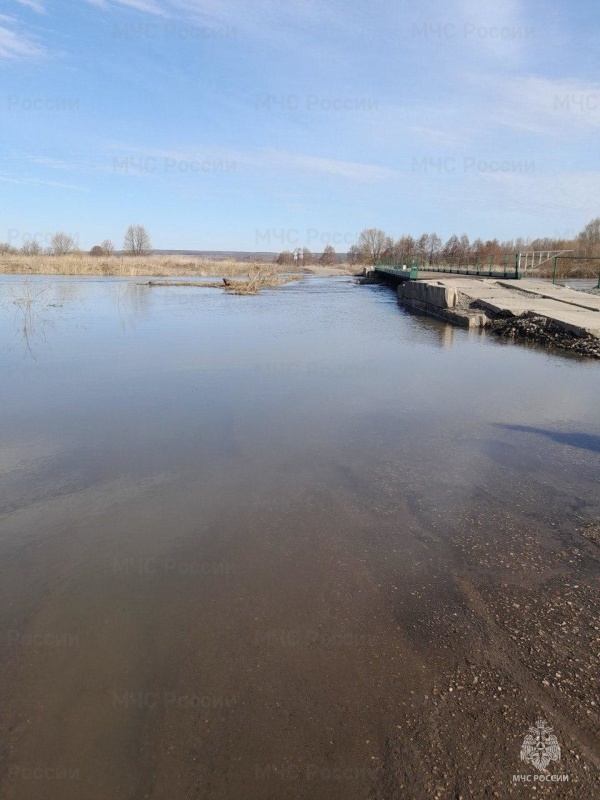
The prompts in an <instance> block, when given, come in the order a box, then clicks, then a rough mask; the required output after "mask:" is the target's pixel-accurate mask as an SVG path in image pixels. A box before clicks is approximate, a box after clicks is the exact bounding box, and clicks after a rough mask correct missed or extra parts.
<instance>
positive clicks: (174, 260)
mask: <svg viewBox="0 0 600 800" xmlns="http://www.w3.org/2000/svg"><path fill="white" fill-rule="evenodd" d="M256 270H260V271H262V272H268V273H275V274H281V273H285V272H290V271H293V270H291V268H290V267H289V266H282V265H279V264H275V263H273V262H271V263H266V262H262V261H257V262H250V261H234V260H232V259H227V260H216V259H215V260H213V259H209V258H203V257H201V256H177V255H173V256H164V255H149V256H120V255H115V256H99V257H96V256H90V255H88V254H87V253H72V254H68V255H64V256H54V255H35V256H32V255H23V254H21V253H16V254H9V255H2V256H0V272H1V273H4V274H9V275H10V274H16V275H114V276H124V277H126V276H139V277H149V278H185V277H210V276H213V275H216V276H224V277H229V276H232V277H235V276H238V275H239V276H242V275H248V274H249V273H251V272H255V271H256ZM352 270H353V268H352V267H350V266H348V265H344V264H340V265H336V266H335V267H331V268H330V267H321V266H319V265H315V266H307V267H304V268H302V269H301V270H300V272H302V273H305V274H309V275H310V274H316V275H339V274H346V273H350V272H352Z"/></svg>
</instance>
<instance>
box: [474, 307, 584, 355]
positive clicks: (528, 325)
mask: <svg viewBox="0 0 600 800" xmlns="http://www.w3.org/2000/svg"><path fill="white" fill-rule="evenodd" d="M488 326H489V329H490V330H491V331H492V332H493V333H495V334H497V335H498V336H503V337H505V338H513V339H529V340H530V341H534V342H538V343H540V344H544V345H552V346H553V347H557V348H559V349H560V350H570V351H572V352H573V353H577V354H579V355H582V356H588V357H591V358H600V339H598V338H597V337H595V336H589V335H588V336H575V335H574V334H572V333H568V332H567V331H565V330H564V329H563V328H560V327H559V326H558V325H556V323H554V322H552V321H551V320H549V319H547V318H546V317H539V316H525V317H509V318H498V319H494V320H490V322H489V323H488Z"/></svg>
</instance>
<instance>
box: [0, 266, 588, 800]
mask: <svg viewBox="0 0 600 800" xmlns="http://www.w3.org/2000/svg"><path fill="white" fill-rule="evenodd" d="M0 296H1V297H2V299H3V300H4V304H3V305H2V308H1V311H0V342H2V343H3V345H4V344H5V343H7V344H10V343H11V342H14V338H15V334H17V333H18V335H19V336H21V331H22V328H23V324H24V323H23V320H24V319H25V320H26V321H27V326H26V327H27V330H28V335H27V338H26V342H28V344H27V347H28V350H29V351H30V352H31V351H32V352H33V353H34V354H35V360H33V359H31V358H27V359H23V357H22V354H21V352H18V351H17V348H15V347H5V346H2V347H0V374H1V375H2V381H1V383H0V478H1V480H0V703H1V704H2V707H3V719H4V720H5V721H6V724H5V725H4V726H3V727H2V730H1V731H0V753H10V759H11V764H13V765H14V766H15V770H16V771H14V772H13V773H12V774H11V775H9V774H8V772H7V771H6V770H5V771H4V772H3V771H2V770H3V769H4V765H3V764H0V781H3V787H2V789H3V790H4V789H5V793H4V794H3V796H6V797H7V798H10V799H11V800H12V798H19V800H29V799H30V798H31V799H32V800H33V798H35V800H37V798H39V797H44V798H45V800H55V799H56V800H58V798H60V800H71V799H73V800H75V798H77V800H81V798H86V800H104V799H105V798H112V797H131V798H134V797H135V798H137V797H146V796H147V797H156V798H160V797H173V798H179V797H196V796H198V797H215V798H225V797H244V798H246V800H259V798H260V800H263V798H265V797H267V796H269V797H279V796H285V795H286V794H289V792H288V791H287V788H289V787H287V788H286V786H283V787H282V784H281V783H277V782H276V779H275V778H274V779H273V782H271V783H269V788H268V791H267V790H266V788H265V787H266V786H267V784H266V783H264V782H261V780H257V778H256V772H257V765H258V766H259V767H260V770H261V774H262V773H263V772H264V765H266V764H301V765H302V764H306V763H308V764H316V765H318V766H319V767H321V766H323V767H330V766H332V765H335V766H336V767H340V768H345V767H354V768H356V774H357V775H358V776H359V777H357V779H356V781H354V782H353V783H352V785H351V786H350V785H347V784H343V785H342V784H341V783H340V784H335V785H333V784H332V782H331V781H329V782H327V781H321V782H318V781H317V780H315V781H314V782H313V783H310V784H305V783H304V784H303V783H301V782H298V783H295V784H294V785H293V786H292V787H291V791H292V794H293V793H294V792H296V793H297V794H298V796H300V794H302V795H303V796H307V797H308V796H310V797H311V798H313V800H335V799H336V798H338V797H339V798H344V800H348V799H349V798H354V797H357V798H358V797H366V796H370V795H369V791H370V784H369V780H368V775H369V770H371V769H372V765H373V763H374V761H373V759H375V758H376V759H378V760H381V759H382V758H383V756H384V755H385V754H384V752H383V749H382V748H384V746H385V741H386V740H387V736H388V732H389V731H392V732H395V731H396V730H397V726H398V724H399V721H401V719H400V718H399V717H398V713H399V712H398V709H399V708H400V707H401V705H402V703H404V701H407V700H408V699H409V697H411V696H412V695H415V696H416V695H418V696H420V697H422V696H423V695H424V694H425V693H426V691H425V689H424V687H425V685H426V686H431V685H433V684H434V683H436V682H437V683H438V685H441V684H439V681H438V677H437V676H436V675H434V674H433V673H432V674H428V675H427V681H425V679H424V678H423V675H424V673H425V671H426V670H434V668H435V665H436V664H437V663H438V662H436V661H435V659H433V658H432V659H430V658H429V654H428V653H425V654H423V653H421V652H420V651H418V650H414V652H413V649H412V648H413V647H414V645H413V644H411V642H412V641H413V640H412V639H411V637H414V635H415V630H416V623H417V621H418V620H420V619H421V618H422V616H423V615H424V614H425V613H426V611H425V610H423V611H422V612H421V610H419V613H418V614H417V613H416V612H415V616H414V617H411V616H410V614H409V613H408V611H407V609H410V608H411V607H413V608H414V605H413V606H411V605H410V604H411V603H413V604H414V603H415V602H416V601H415V598H416V597H421V596H422V593H423V592H424V591H426V590H427V591H428V592H429V594H427V595H426V599H427V604H428V605H427V608H433V607H434V604H435V603H436V602H438V601H439V602H440V603H441V604H442V605H443V604H444V603H448V602H450V600H448V597H447V596H443V597H441V599H440V591H439V590H438V588H437V587H439V586H454V587H455V583H454V581H455V580H456V575H457V574H458V572H459V571H460V569H461V568H462V567H461V561H460V559H461V558H466V556H465V555H464V554H465V552H466V551H465V550H464V549H463V550H461V551H460V552H459V550H458V549H457V545H456V539H455V538H453V537H455V536H456V531H457V529H458V527H459V526H462V529H463V530H466V531H467V533H468V534H469V535H470V536H471V539H470V540H469V541H474V542H475V543H476V544H477V547H479V543H480V542H482V543H483V544H485V543H489V541H498V542H501V544H502V545H503V544H504V542H505V541H508V540H509V539H510V537H513V538H512V539H510V541H511V546H510V547H506V548H505V547H503V557H504V550H506V551H508V555H509V556H511V557H512V556H513V553H514V552H516V548H518V547H520V546H521V545H520V543H522V542H526V543H528V546H530V545H531V541H532V537H533V534H534V533H535V534H536V535H537V533H538V532H540V531H541V532H543V531H545V530H546V529H548V530H551V531H555V530H557V529H560V528H561V526H563V527H564V528H565V529H569V530H573V529H574V526H575V521H576V517H577V515H581V514H584V513H586V514H588V513H589V514H596V513H598V511H599V509H598V493H597V485H598V479H599V478H600V453H599V452H598V446H597V442H598V437H600V410H599V407H598V401H597V398H598V389H599V386H600V382H599V381H600V379H599V372H598V366H597V364H596V363H594V362H587V361H583V360H580V359H565V358H557V357H556V356H555V355H553V354H549V353H547V352H545V351H543V350H541V349H538V348H533V347H518V346H510V345H506V344H505V343H503V342H502V343H501V342H498V341H496V340H494V339H493V338H492V337H489V336H486V335H481V334H479V333H477V334H475V335H474V334H473V332H471V333H469V332H468V331H466V330H462V329H459V328H453V327H451V326H448V325H445V324H444V323H442V322H439V321H437V320H434V319H429V318H425V317H419V316H415V315H412V314H410V313H407V312H406V311H405V310H404V309H402V308H401V307H399V305H398V303H397V301H396V298H395V295H394V293H393V292H392V291H390V290H389V289H386V288H385V287H379V286H357V285H355V284H354V283H353V282H352V281H351V280H348V279H345V278H336V279H319V278H308V279H306V280H304V281H302V282H298V283H292V284H288V285H286V286H284V287H282V288H279V289H277V290H274V291H266V292H264V293H262V294H260V295H258V296H255V297H237V296H230V295H226V294H225V293H223V292H221V291H219V290H214V289H204V288H186V287H148V286H143V285H140V281H139V279H136V280H123V279H107V278H106V279H90V278H86V279H81V278H56V279H55V278H52V279H49V278H39V279H31V283H30V286H29V288H28V289H27V290H23V282H22V279H17V278H6V279H1V280H0ZM15 297H17V298H21V301H20V302H21V305H17V306H16V307H15V306H13V305H11V302H12V299H14V298H15ZM33 309H37V310H39V312H40V313H39V316H40V318H42V319H43V320H45V321H46V323H45V328H44V331H45V334H44V336H43V337H40V336H38V337H32V335H31V330H32V329H33V330H35V327H36V326H35V322H33V324H30V323H31V322H32V320H31V317H32V316H33V317H35V313H34V312H33ZM16 310H17V311H18V312H19V314H20V315H21V316H18V317H17V318H15V311H16ZM463 544H464V541H463ZM555 549H556V550H557V551H559V550H560V549H559V548H558V547H556V548H555ZM475 552H476V557H475V558H474V560H473V561H470V562H468V564H467V567H468V571H469V580H471V579H472V578H473V575H476V574H478V571H479V570H481V569H485V568H487V567H486V566H485V565H483V556H482V552H483V551H482V550H479V549H476V550H475ZM519 552H520V551H519ZM486 553H487V554H486V558H487V559H488V560H489V559H490V558H491V556H490V555H489V550H488V551H486ZM515 558H516V557H515ZM482 565H483V566H482ZM521 568H522V567H521V566H520V565H519V562H518V560H516V561H515V564H514V565H513V567H512V572H511V574H510V578H509V579H510V580H516V579H517V577H518V576H519V575H520V573H519V570H520V569H521ZM465 569H467V568H465ZM527 574H528V575H529V573H527ZM526 577H527V576H526ZM486 580H487V573H486ZM453 591H454V592H455V593H456V589H455V588H454V590H453ZM435 608H436V613H437V608H438V607H437V606H435ZM423 609H425V606H423ZM442 610H443V609H442ZM454 610H456V613H454ZM454 610H453V612H452V613H453V614H454V617H453V618H457V619H458V616H457V615H459V614H460V615H461V619H462V618H463V617H464V613H463V612H464V608H463V607H461V606H459V607H458V608H456V609H454ZM453 624H454V623H453ZM303 632H304V633H303ZM307 632H308V634H307ZM365 632H368V634H369V636H368V638H367V639H366V638H365ZM307 639H308V644H305V643H306V641H307ZM449 641H450V639H449V640H448V642H449ZM445 646H446V644H444V647H445ZM403 659H404V660H403ZM446 685H447V684H446ZM494 685H495V684H494ZM427 691H428V690H427ZM403 692H404V693H405V694H403ZM190 698H195V700H193V701H192V700H190ZM480 711H481V714H482V715H484V713H485V709H480ZM503 741H504V739H503ZM380 746H381V747H380ZM36 767H43V768H44V769H46V770H47V772H46V773H44V775H46V777H47V778H48V779H44V780H38V781H34V780H29V781H28V780H25V778H24V777H23V775H26V774H29V773H27V772H26V770H31V769H33V768H36ZM61 770H66V771H67V772H66V774H67V775H68V774H69V770H71V771H72V773H73V774H75V773H77V776H78V777H77V779H73V780H62V781H58V780H52V777H53V775H54V774H55V773H56V774H58V772H59V771H61ZM53 771H54V772H53ZM61 774H62V773H61Z"/></svg>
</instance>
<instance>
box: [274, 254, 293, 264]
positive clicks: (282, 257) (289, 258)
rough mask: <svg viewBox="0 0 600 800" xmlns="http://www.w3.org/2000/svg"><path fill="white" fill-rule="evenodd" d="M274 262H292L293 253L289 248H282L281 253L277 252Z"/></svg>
mask: <svg viewBox="0 0 600 800" xmlns="http://www.w3.org/2000/svg"><path fill="white" fill-rule="evenodd" d="M275 263H276V264H283V265H288V264H293V263H294V254H293V253H292V252H291V251H290V250H284V251H283V253H279V255H278V256H277V258H276V259H275Z"/></svg>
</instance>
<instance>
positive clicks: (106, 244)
mask: <svg viewBox="0 0 600 800" xmlns="http://www.w3.org/2000/svg"><path fill="white" fill-rule="evenodd" d="M100 247H101V248H102V249H103V251H104V255H105V256H113V255H114V254H115V246H114V244H113V242H111V240H110V239H105V240H104V241H103V242H102V244H101V245H100Z"/></svg>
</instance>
